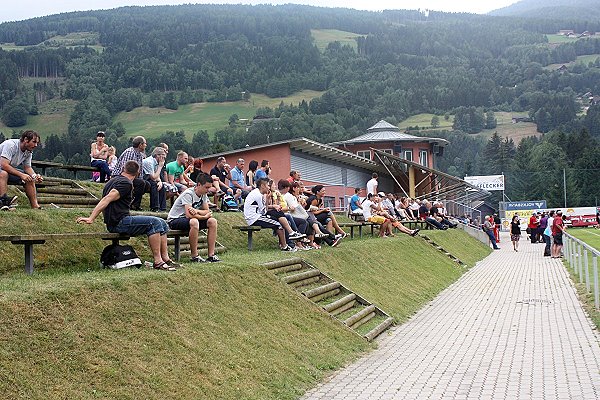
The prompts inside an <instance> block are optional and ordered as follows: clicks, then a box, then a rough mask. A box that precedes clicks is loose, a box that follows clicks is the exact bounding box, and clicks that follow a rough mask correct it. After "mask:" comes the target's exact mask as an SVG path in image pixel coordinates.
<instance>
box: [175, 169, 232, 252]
mask: <svg viewBox="0 0 600 400" xmlns="http://www.w3.org/2000/svg"><path fill="white" fill-rule="evenodd" d="M196 179H197V184H196V186H195V187H193V188H189V189H186V190H185V191H184V192H183V193H182V194H181V195H180V196H179V197H178V198H177V200H175V204H173V207H171V211H169V216H168V217H167V223H168V224H169V227H170V228H171V229H175V230H182V231H189V239H190V251H191V258H190V261H191V262H205V261H206V262H219V261H221V260H220V259H219V257H217V255H216V254H215V244H216V241H217V220H216V219H215V218H213V216H212V212H211V211H210V210H209V209H208V193H209V192H211V191H214V186H213V184H212V178H211V177H210V176H209V175H207V174H204V173H202V174H199V175H198V176H197V178H196ZM200 229H207V230H208V235H207V242H208V257H207V258H206V260H204V259H203V258H202V257H200V256H199V255H198V235H199V231H200Z"/></svg>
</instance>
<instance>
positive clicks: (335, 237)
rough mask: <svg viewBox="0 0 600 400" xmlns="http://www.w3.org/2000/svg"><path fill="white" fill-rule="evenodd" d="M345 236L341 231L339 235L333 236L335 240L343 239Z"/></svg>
mask: <svg viewBox="0 0 600 400" xmlns="http://www.w3.org/2000/svg"><path fill="white" fill-rule="evenodd" d="M343 238H344V235H342V234H341V233H339V234H337V235H335V236H334V237H333V240H337V239H343Z"/></svg>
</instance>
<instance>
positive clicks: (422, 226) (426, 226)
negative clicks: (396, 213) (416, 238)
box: [400, 221, 435, 230]
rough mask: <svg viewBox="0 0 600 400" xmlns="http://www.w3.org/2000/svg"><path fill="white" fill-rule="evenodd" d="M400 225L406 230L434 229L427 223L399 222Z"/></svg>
mask: <svg viewBox="0 0 600 400" xmlns="http://www.w3.org/2000/svg"><path fill="white" fill-rule="evenodd" d="M400 223H401V224H402V225H404V226H405V227H407V228H408V229H415V228H419V229H421V230H426V229H435V227H434V226H433V225H431V224H430V223H429V222H427V221H400Z"/></svg>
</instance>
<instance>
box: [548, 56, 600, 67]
mask: <svg viewBox="0 0 600 400" xmlns="http://www.w3.org/2000/svg"><path fill="white" fill-rule="evenodd" d="M599 57H600V54H587V55H584V56H578V57H577V59H576V60H575V61H571V62H568V63H562V64H550V65H548V66H546V67H545V68H546V69H549V70H552V71H554V70H557V69H559V68H560V67H562V66H563V65H566V66H567V67H572V66H574V65H575V64H584V65H586V66H587V65H588V64H589V63H594V62H596V60H597V59H598V58H599Z"/></svg>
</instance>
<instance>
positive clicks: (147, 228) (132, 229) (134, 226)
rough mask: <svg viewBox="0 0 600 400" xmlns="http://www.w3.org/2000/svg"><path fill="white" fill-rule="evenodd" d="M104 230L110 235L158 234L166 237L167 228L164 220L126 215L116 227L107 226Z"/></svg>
mask: <svg viewBox="0 0 600 400" xmlns="http://www.w3.org/2000/svg"><path fill="white" fill-rule="evenodd" d="M106 229H107V230H108V231H109V232H111V233H122V234H124V235H129V236H139V235H144V234H146V235H148V236H150V235H154V234H155V233H160V234H161V236H162V235H166V234H167V232H168V231H169V226H168V225H167V223H166V222H165V220H164V219H162V218H158V217H150V216H146V215H128V216H126V217H124V218H123V219H122V220H121V221H119V223H118V224H117V225H116V226H107V227H106Z"/></svg>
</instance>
